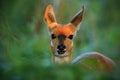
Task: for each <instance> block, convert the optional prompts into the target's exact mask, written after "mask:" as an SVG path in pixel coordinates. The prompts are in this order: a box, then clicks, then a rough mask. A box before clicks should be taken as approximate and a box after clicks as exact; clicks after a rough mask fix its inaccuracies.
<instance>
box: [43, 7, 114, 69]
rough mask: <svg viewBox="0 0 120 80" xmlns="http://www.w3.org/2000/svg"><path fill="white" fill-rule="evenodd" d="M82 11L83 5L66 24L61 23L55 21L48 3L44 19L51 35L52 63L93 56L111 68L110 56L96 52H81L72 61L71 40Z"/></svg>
mask: <svg viewBox="0 0 120 80" xmlns="http://www.w3.org/2000/svg"><path fill="white" fill-rule="evenodd" d="M83 13H84V6H83V7H82V9H81V10H80V11H79V12H78V13H77V14H76V15H75V16H74V17H73V18H72V20H71V21H70V22H69V23H68V24H65V25H62V24H58V23H57V21H56V18H55V14H54V9H53V6H52V5H48V6H47V7H46V9H45V13H44V19H45V22H46V23H47V26H48V31H49V34H50V37H51V49H52V62H53V64H65V63H67V64H76V63H78V62H80V61H81V60H83V59H85V58H87V57H93V58H94V57H95V58H97V59H99V60H101V61H102V62H103V63H104V65H105V66H106V68H109V69H111V68H113V67H114V66H115V63H114V62H113V61H112V60H111V59H110V58H108V57H106V56H104V55H103V54H101V53H98V52H87V53H84V54H81V55H79V56H78V57H77V58H75V59H74V60H73V61H72V52H73V40H74V38H75V36H76V32H77V31H78V30H79V26H80V24H81V22H82V19H83Z"/></svg>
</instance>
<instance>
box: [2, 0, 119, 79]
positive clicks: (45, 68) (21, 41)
mask: <svg viewBox="0 0 120 80" xmlns="http://www.w3.org/2000/svg"><path fill="white" fill-rule="evenodd" d="M48 4H52V5H53V6H54V8H55V12H56V17H57V20H58V22H59V23H61V24H65V23H68V21H69V20H70V19H71V18H72V17H73V16H74V14H76V13H77V12H78V11H79V10H80V9H81V7H82V5H85V14H84V19H83V22H82V24H81V28H80V31H79V32H78V33H77V37H76V38H75V41H74V52H73V58H75V57H77V56H78V55H80V54H81V53H84V52H90V51H97V52H100V53H103V54H104V55H106V56H108V57H109V58H111V59H112V60H113V61H115V63H116V64H117V67H116V68H115V69H114V70H113V71H111V72H107V71H105V72H104V71H102V70H98V69H96V67H97V66H98V67H99V66H101V64H97V65H95V67H93V65H92V64H96V60H89V59H88V60H85V61H83V62H82V63H81V64H77V65H61V66H55V65H53V64H52V62H51V48H50V38H49V35H48V30H47V27H46V24H45V22H44V20H43V15H44V10H45V7H46V6H47V5H48ZM119 14H120V9H119V1H118V0H1V2H0V80H120V76H119V74H120V70H119V67H120V54H119V52H120V42H119V37H120V36H119V34H120V32H119V30H120V27H119V26H120V22H119V21H120V20H119V17H120V15H119ZM88 63H89V64H88ZM87 64H88V65H87ZM86 67H87V68H86ZM88 68H89V69H88ZM86 69H87V70H86Z"/></svg>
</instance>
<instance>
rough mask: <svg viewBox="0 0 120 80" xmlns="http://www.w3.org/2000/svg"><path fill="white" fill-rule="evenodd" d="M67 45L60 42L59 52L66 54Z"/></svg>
mask: <svg viewBox="0 0 120 80" xmlns="http://www.w3.org/2000/svg"><path fill="white" fill-rule="evenodd" d="M65 48H66V47H65V45H64V44H60V45H58V46H57V49H58V51H57V52H58V54H64V53H65V51H66V49H65Z"/></svg>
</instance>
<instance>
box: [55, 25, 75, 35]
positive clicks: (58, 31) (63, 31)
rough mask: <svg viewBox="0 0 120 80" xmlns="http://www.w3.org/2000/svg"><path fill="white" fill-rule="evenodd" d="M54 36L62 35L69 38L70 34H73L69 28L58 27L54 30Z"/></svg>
mask: <svg viewBox="0 0 120 80" xmlns="http://www.w3.org/2000/svg"><path fill="white" fill-rule="evenodd" d="M54 34H56V35H60V34H64V35H65V36H69V35H70V34H73V32H72V31H71V29H70V28H69V26H58V27H57V28H56V30H55V31H54Z"/></svg>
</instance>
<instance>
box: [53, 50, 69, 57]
mask: <svg viewBox="0 0 120 80" xmlns="http://www.w3.org/2000/svg"><path fill="white" fill-rule="evenodd" d="M55 56H57V57H66V56H68V53H67V52H66V51H57V52H56V53H55Z"/></svg>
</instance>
